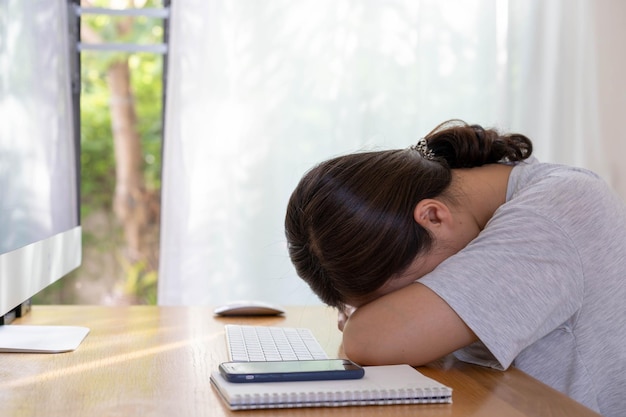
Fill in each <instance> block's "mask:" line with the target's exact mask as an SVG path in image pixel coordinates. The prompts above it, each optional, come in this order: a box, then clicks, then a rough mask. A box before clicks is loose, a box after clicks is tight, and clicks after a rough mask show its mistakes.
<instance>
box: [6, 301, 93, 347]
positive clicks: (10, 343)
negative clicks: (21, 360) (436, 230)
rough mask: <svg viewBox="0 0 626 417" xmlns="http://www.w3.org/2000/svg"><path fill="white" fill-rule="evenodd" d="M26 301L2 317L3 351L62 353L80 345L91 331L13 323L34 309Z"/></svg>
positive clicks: (69, 327) (81, 328)
mask: <svg viewBox="0 0 626 417" xmlns="http://www.w3.org/2000/svg"><path fill="white" fill-rule="evenodd" d="M30 307H31V300H30V299H29V300H26V301H25V302H23V303H22V304H20V305H19V306H17V307H15V308H14V309H13V310H11V311H10V312H8V313H7V314H5V315H4V316H2V317H0V353H62V352H71V351H73V350H76V348H78V345H80V344H81V342H82V341H83V339H84V338H85V337H86V336H87V333H89V329H88V328H86V327H77V326H31V325H27V324H19V325H13V324H9V323H11V322H13V321H14V320H15V319H16V318H19V317H24V316H25V315H26V314H28V313H29V312H30Z"/></svg>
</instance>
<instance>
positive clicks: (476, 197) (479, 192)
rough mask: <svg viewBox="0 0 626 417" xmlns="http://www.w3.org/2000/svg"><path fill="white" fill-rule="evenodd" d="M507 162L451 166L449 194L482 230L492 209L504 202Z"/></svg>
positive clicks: (508, 167) (510, 168)
mask: <svg viewBox="0 0 626 417" xmlns="http://www.w3.org/2000/svg"><path fill="white" fill-rule="evenodd" d="M512 169H513V167H512V166H510V165H503V164H489V165H483V166H480V167H475V168H467V169H454V170H452V184H451V185H450V188H449V190H450V194H451V195H452V196H453V198H454V200H455V201H456V202H457V204H458V205H459V206H461V207H462V208H463V209H464V210H467V211H469V212H470V214H471V216H472V217H473V218H474V219H475V221H476V223H477V224H478V225H479V227H480V229H481V230H482V229H483V228H484V227H485V225H486V224H487V222H488V221H489V219H491V217H493V214H494V213H495V211H496V210H497V209H498V207H500V206H501V205H502V204H504V203H505V202H506V192H507V187H508V184H509V176H510V174H511V170H512Z"/></svg>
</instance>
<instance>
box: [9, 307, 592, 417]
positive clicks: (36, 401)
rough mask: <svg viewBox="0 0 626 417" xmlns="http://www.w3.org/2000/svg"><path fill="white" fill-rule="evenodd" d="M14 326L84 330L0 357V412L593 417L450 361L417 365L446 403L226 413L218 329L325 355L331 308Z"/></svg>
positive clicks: (138, 310) (83, 318)
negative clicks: (446, 394) (78, 338)
mask: <svg viewBox="0 0 626 417" xmlns="http://www.w3.org/2000/svg"><path fill="white" fill-rule="evenodd" d="M20 320H21V321H19V322H18V323H21V324H57V325H60V324H64V325H81V326H87V327H90V328H91V333H90V334H89V335H88V336H87V338H86V339H85V340H84V341H83V343H82V344H81V346H80V347H79V348H78V350H76V351H75V352H71V353H62V354H15V353H10V354H0V415H2V416H5V417H6V416H48V417H54V416H62V417H71V416H121V417H126V416H128V417H130V416H133V417H134V416H168V417H171V416H226V415H236V416H245V415H249V414H252V413H254V414H258V415H266V416H274V415H285V416H287V415H289V416H291V415H298V416H339V415H341V416H358V417H363V416H385V417H387V416H401V415H412V416H413V415H419V416H420V417H432V416H448V417H453V416H464V417H468V416H480V417H490V416H494V417H522V416H537V417H539V416H541V417H547V416H551V417H559V416H562V417H579V416H580V417H582V416H598V414H596V413H593V412H591V411H590V410H588V409H587V408H585V407H583V406H582V405H579V404H578V403H576V402H574V401H572V400H570V399H569V398H567V397H566V396H564V395H562V394H560V393H558V392H556V391H554V390H552V389H551V388H549V387H547V386H545V385H543V384H541V383H539V382H537V381H536V380H534V379H533V378H531V377H529V376H527V375H526V374H524V373H523V372H520V371H518V370H515V369H513V370H509V371H507V372H498V371H494V370H490V369H485V368H481V367H477V366H472V365H467V364H463V363H460V362H458V361H455V360H453V359H445V360H442V361H439V362H438V363H435V364H432V365H429V366H426V367H422V368H419V369H420V371H422V372H423V373H424V374H426V375H429V376H431V377H433V378H435V379H437V380H439V381H441V382H443V383H444V384H446V385H448V386H450V387H452V388H453V389H454V393H453V397H452V398H453V404H440V405H393V406H366V407H339V408H308V409H289V410H259V411H236V412H231V411H229V410H228V409H227V408H226V406H225V405H224V404H223V403H222V401H221V399H220V398H219V397H218V396H217V394H216V392H215V391H214V389H213V388H212V387H211V384H210V382H209V374H210V372H211V371H213V370H215V369H217V365H218V364H219V363H220V362H223V361H226V360H227V354H226V346H225V341H224V331H223V326H224V324H226V323H250V324H256V325H277V326H289V327H309V328H311V329H312V330H313V332H314V333H315V335H316V337H317V338H318V340H319V341H320V343H321V344H322V346H324V348H325V349H326V351H327V352H328V353H329V354H331V355H334V353H338V352H339V351H340V342H341V336H340V333H339V331H338V330H337V327H336V315H335V313H334V311H333V310H330V309H327V308H324V307H318V306H315V307H293V308H288V309H287V315H286V317H278V318H277V317H274V318H248V319H234V318H230V319H225V318H214V317H213V315H212V309H210V308H200V307H197V308H196V307H151V306H132V307H100V306H96V307H77V306H35V307H34V308H33V310H32V312H31V314H29V315H28V316H27V317H25V318H23V319H20Z"/></svg>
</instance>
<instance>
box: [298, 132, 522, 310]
mask: <svg viewBox="0 0 626 417" xmlns="http://www.w3.org/2000/svg"><path fill="white" fill-rule="evenodd" d="M424 139H425V140H426V146H427V149H428V150H429V151H432V154H433V156H432V158H430V159H427V158H425V157H424V153H423V152H421V153H420V152H418V151H417V150H415V149H414V148H409V149H399V150H388V151H378V152H362V153H355V154H350V155H345V156H340V157H337V158H334V159H330V160H328V161H325V162H322V163H321V164H319V165H317V166H315V167H314V168H313V169H311V170H310V171H309V172H307V173H306V174H305V175H304V177H303V178H302V179H301V180H300V183H299V184H298V186H297V187H296V189H295V190H294V192H293V194H292V195H291V198H290V199H289V203H288V205H287V214H286V217H285V234H286V237H287V243H288V246H289V256H290V257H291V261H292V262H293V264H294V266H295V268H296V271H297V273H298V275H299V276H300V277H301V278H302V279H303V280H304V281H306V282H307V283H308V284H309V286H310V287H311V289H312V290H313V291H314V292H315V293H316V294H317V295H318V296H319V297H320V299H321V300H322V301H323V302H324V303H326V304H328V305H330V306H333V307H338V308H342V307H343V306H344V305H345V304H346V302H347V300H349V299H354V298H359V297H362V296H365V295H368V294H370V293H372V292H373V291H375V290H377V289H378V288H380V287H381V286H382V285H383V284H384V283H385V282H386V281H387V280H388V279H389V278H391V276H392V275H394V274H397V273H400V272H402V271H403V270H404V269H405V268H407V267H408V266H409V264H410V263H411V262H412V261H413V260H414V259H415V257H416V256H417V254H418V253H421V252H426V251H428V250H429V248H430V247H431V245H432V238H431V236H430V235H429V234H428V232H427V231H426V229H424V228H423V227H421V226H420V225H418V224H417V223H416V222H415V221H414V220H413V211H414V209H415V206H416V205H417V204H418V203H419V202H420V201H421V200H423V199H426V198H434V197H437V196H439V195H441V194H442V193H443V192H444V191H445V190H446V189H447V187H448V186H449V185H450V182H451V177H452V174H451V170H452V169H455V168H471V167H477V166H481V165H484V164H490V163H497V162H515V161H521V160H524V159H526V158H528V157H529V156H530V155H531V153H532V143H531V141H530V140H529V139H528V138H527V137H525V136H523V135H519V134H508V135H501V134H499V133H498V132H497V131H496V130H494V129H483V128H482V127H481V126H478V125H468V124H466V123H465V122H462V121H459V120H451V121H448V122H444V123H442V124H441V125H439V126H438V127H436V128H435V129H434V130H433V131H432V132H430V133H429V134H428V135H427V136H426V137H425V138H424Z"/></svg>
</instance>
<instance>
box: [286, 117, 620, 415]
mask: <svg viewBox="0 0 626 417" xmlns="http://www.w3.org/2000/svg"><path fill="white" fill-rule="evenodd" d="M531 154H532V143H531V141H530V140H529V139H528V138H526V137H525V136H523V135H518V134H508V135H502V134H500V133H498V132H497V131H496V130H493V129H483V128H482V127H480V126H477V125H472V126H470V125H467V124H465V123H463V122H460V121H450V122H446V123H444V124H442V125H440V126H439V127H437V128H436V129H435V130H433V131H432V132H431V133H429V134H428V135H427V136H426V137H425V138H424V139H421V140H420V141H419V142H418V144H417V145H416V146H413V147H411V148H409V149H402V150H390V151H381V152H364V153H357V154H353V155H346V156H341V157H338V158H334V159H331V160H329V161H326V162H323V163H322V164H320V165H318V166H316V167H315V168H313V169H312V170H311V171H310V172H308V173H307V174H306V175H305V176H304V177H303V178H302V180H301V181H300V183H299V184H298V186H297V188H296V189H295V191H294V192H293V194H292V196H291V199H290V201H289V204H288V208H287V215H286V220H285V229H286V236H287V240H288V244H289V253H290V257H291V259H292V261H293V263H294V265H295V267H296V270H297V272H298V274H299V276H300V277H302V278H303V279H304V280H305V281H306V282H307V283H308V284H309V285H310V286H311V288H312V290H313V291H314V292H315V293H316V294H317V295H318V296H319V297H320V298H321V300H322V301H323V302H325V303H326V304H328V305H331V306H333V307H337V308H338V309H339V310H340V311H341V312H344V311H351V310H353V309H355V311H354V312H353V313H352V314H351V315H350V317H349V318H348V319H347V321H346V323H345V327H344V328H343V332H344V334H343V343H344V349H345V352H346V354H347V355H348V356H349V357H350V358H351V359H353V360H355V361H357V362H360V363H363V364H392V363H409V364H411V365H415V366H417V365H422V364H425V363H428V362H430V361H432V360H434V359H437V358H440V357H442V356H445V355H447V354H449V353H452V352H454V353H455V355H456V356H457V357H458V358H460V359H462V360H465V361H469V362H472V363H477V364H482V365H486V366H491V367H494V368H498V369H506V368H508V367H509V366H511V365H515V366H516V367H518V368H520V369H522V370H523V371H525V372H527V373H529V374H530V375H533V376H534V377H536V378H537V379H539V380H541V381H543V382H545V383H546V384H548V385H551V386H552V387H554V388H556V389H558V390H560V391H562V392H564V393H566V394H568V395H570V396H571V397H573V398H574V399H576V400H578V401H580V402H581V403H583V404H585V405H587V406H588V407H590V408H592V409H594V410H596V411H599V412H601V413H603V414H604V415H606V416H624V415H626V400H624V394H623V393H624V392H626V378H625V375H626V330H625V329H626V321H625V318H626V283H625V281H624V277H625V275H626V211H625V209H624V205H623V203H622V202H621V201H620V200H619V198H618V197H616V196H615V195H614V194H613V193H612V192H611V191H610V189H609V188H608V187H607V185H606V184H605V183H604V182H603V181H602V180H601V179H600V178H599V177H598V176H596V175H595V174H593V173H591V172H589V171H586V170H583V169H578V168H572V167H566V166H561V165H554V164H543V163H538V162H537V161H536V160H535V159H534V158H531Z"/></svg>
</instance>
